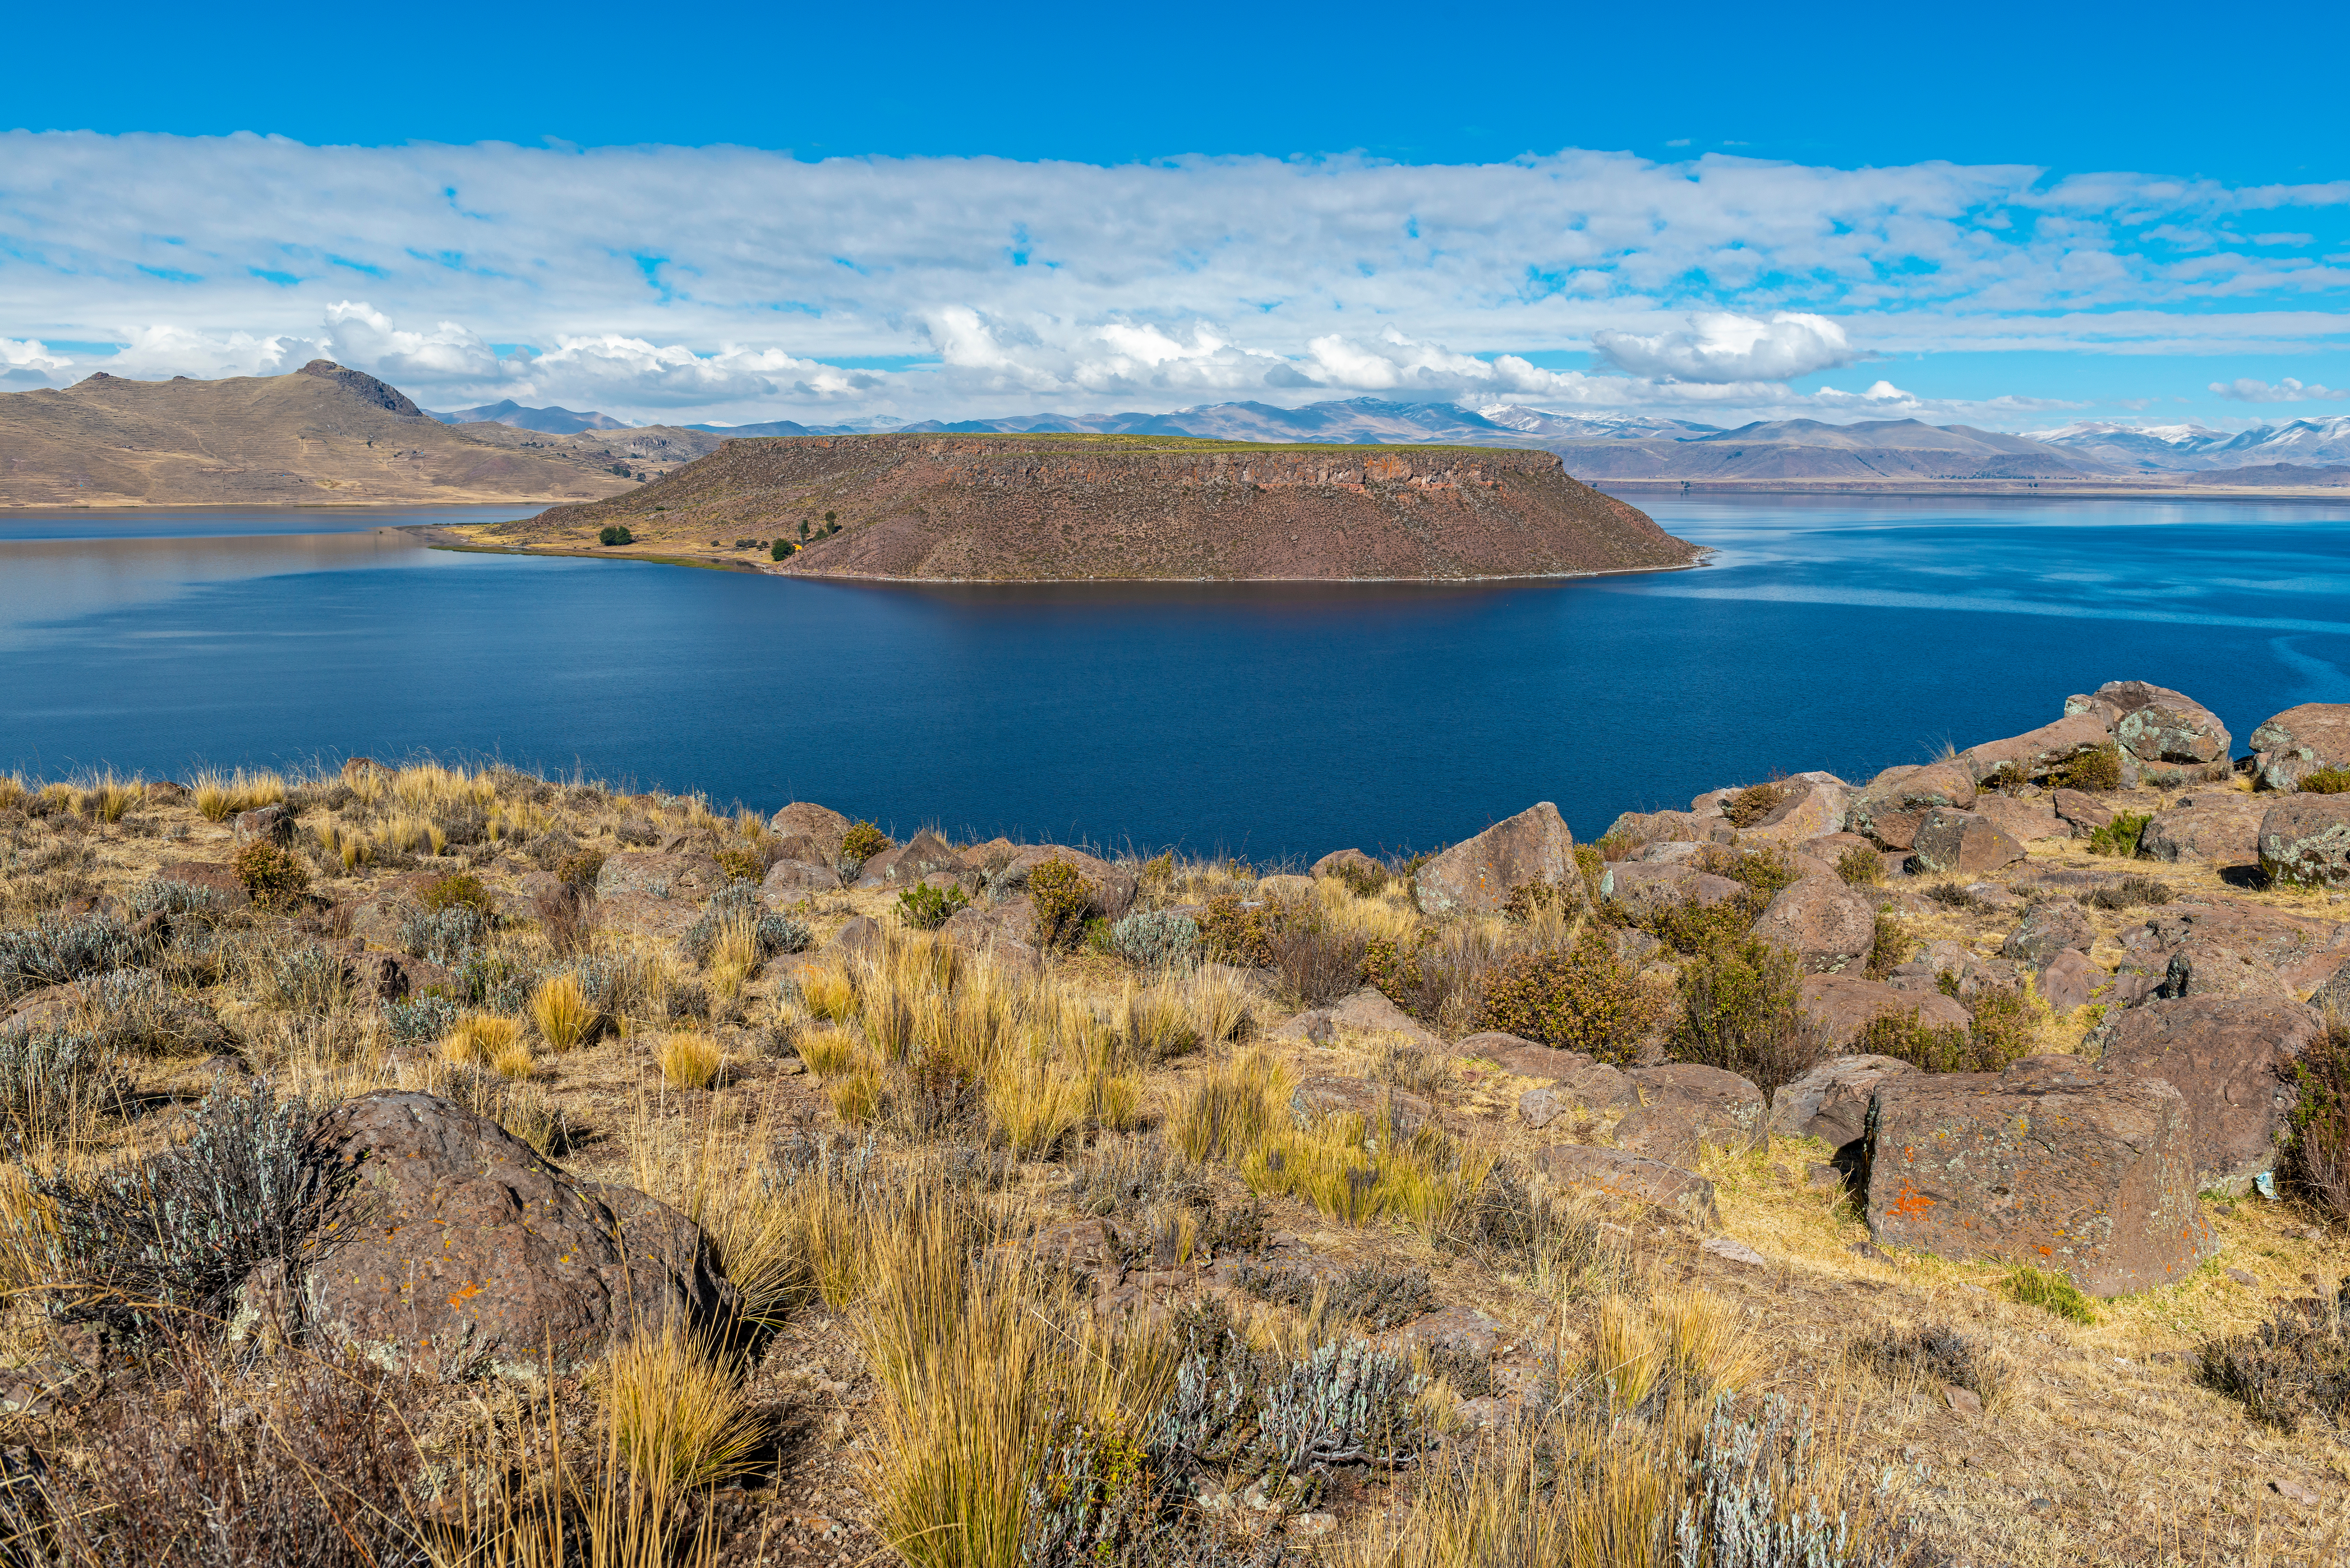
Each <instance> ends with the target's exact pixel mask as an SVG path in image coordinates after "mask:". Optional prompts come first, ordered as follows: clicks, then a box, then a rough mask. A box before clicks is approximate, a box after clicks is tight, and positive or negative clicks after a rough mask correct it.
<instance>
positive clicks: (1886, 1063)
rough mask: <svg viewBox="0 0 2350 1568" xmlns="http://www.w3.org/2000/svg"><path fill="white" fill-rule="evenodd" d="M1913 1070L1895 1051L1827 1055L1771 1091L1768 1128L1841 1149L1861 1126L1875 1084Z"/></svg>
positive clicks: (1860, 1129)
mask: <svg viewBox="0 0 2350 1568" xmlns="http://www.w3.org/2000/svg"><path fill="white" fill-rule="evenodd" d="M1917 1070H1918V1069H1917V1068H1915V1067H1913V1066H1911V1065H1910V1064H1908V1063H1907V1062H1904V1061H1902V1060H1901V1059H1900V1058H1899V1057H1898V1056H1874V1055H1858V1056H1832V1057H1830V1058H1828V1060H1826V1061H1825V1062H1823V1063H1821V1064H1819V1065H1818V1066H1816V1067H1814V1068H1813V1069H1812V1070H1811V1071H1810V1072H1808V1073H1806V1074H1804V1075H1803V1076H1802V1077H1800V1078H1797V1079H1796V1080H1795V1081H1794V1083H1791V1084H1784V1085H1781V1086H1780V1089H1779V1092H1778V1093H1777V1094H1775V1095H1773V1096H1771V1130H1772V1131H1773V1132H1774V1133H1781V1134H1783V1135H1785V1136H1786V1137H1815V1138H1818V1139H1819V1140H1820V1141H1821V1142H1823V1143H1825V1144H1826V1145H1827V1146H1828V1147H1831V1148H1841V1147H1844V1146H1845V1145H1846V1144H1848V1143H1850V1142H1852V1141H1853V1140H1854V1139H1855V1138H1856V1137H1860V1136H1861V1134H1862V1133H1863V1132H1865V1131H1866V1128H1867V1123H1868V1098H1869V1096H1870V1095H1871V1094H1872V1093H1873V1092H1875V1090H1876V1088H1877V1084H1878V1083H1879V1082H1880V1081H1881V1080H1883V1079H1884V1078H1886V1077H1887V1076H1890V1075H1893V1074H1896V1073H1914V1072H1916V1071H1917Z"/></svg>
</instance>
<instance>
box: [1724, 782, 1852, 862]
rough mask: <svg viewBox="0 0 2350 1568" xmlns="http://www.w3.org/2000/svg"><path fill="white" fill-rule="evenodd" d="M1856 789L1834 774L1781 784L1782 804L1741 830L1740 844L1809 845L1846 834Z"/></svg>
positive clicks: (1780, 797)
mask: <svg viewBox="0 0 2350 1568" xmlns="http://www.w3.org/2000/svg"><path fill="white" fill-rule="evenodd" d="M1852 796H1853V788H1852V786H1851V785H1850V784H1846V783H1845V782H1844V780H1842V779H1840V778H1838V777H1836V776H1835V774H1826V773H1813V774H1796V775H1795V776H1794V777H1793V778H1789V779H1782V780H1781V781H1779V804H1778V805H1774V806H1773V807H1772V808H1771V809H1770V811H1768V812H1767V813H1765V814H1764V815H1763V817H1762V818H1761V819H1760V820H1758V821H1756V822H1754V823H1752V824H1750V825H1749V826H1745V827H1742V828H1740V829H1739V830H1738V841H1739V842H1740V843H1741V844H1747V843H1762V844H1780V845H1785V846H1791V847H1792V846H1794V845H1798V844H1808V843H1810V842H1811V841H1812V840H1814V839H1815V838H1821V837H1824V836H1826V835H1828V834H1831V833H1838V832H1841V831H1843V828H1844V819H1845V813H1846V811H1847V810H1849V809H1850V807H1851V805H1852Z"/></svg>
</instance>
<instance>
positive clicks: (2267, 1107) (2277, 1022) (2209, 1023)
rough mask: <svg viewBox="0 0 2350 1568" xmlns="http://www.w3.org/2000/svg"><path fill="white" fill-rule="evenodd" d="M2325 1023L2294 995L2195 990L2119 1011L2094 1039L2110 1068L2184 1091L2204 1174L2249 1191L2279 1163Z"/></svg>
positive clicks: (2237, 1191) (2211, 1184)
mask: <svg viewBox="0 0 2350 1568" xmlns="http://www.w3.org/2000/svg"><path fill="white" fill-rule="evenodd" d="M2324 1031H2325V1020H2324V1018H2323V1017H2321V1016H2320V1015H2319V1014H2318V1012H2316V1011H2315V1010H2314V1009H2313V1008H2308V1007H2304V1006H2303V1005H2302V1004H2301V1003H2300V1002H2295V1001H2293V999H2292V998H2291V997H2284V996H2273V997H2225V996H2190V997H2188V998H2186V999H2185V1000H2183V1001H2178V1002H2147V1004H2146V1005H2145V1006H2143V1007H2134V1008H2131V1009H2129V1010H2128V1011H2127V1012H2120V1013H2116V1014H2115V1015H2114V1016H2113V1017H2112V1018H2110V1019H2109V1020H2108V1021H2107V1022H2106V1024H2105V1025H2104V1027H2102V1028H2101V1029H2100V1030H2099V1031H2098V1035H2097V1039H2096V1041H2095V1044H2101V1045H2102V1046H2103V1047H2104V1055H2103V1056H2102V1057H2101V1058H2100V1061H2099V1065H2100V1066H2102V1067H2103V1068H2104V1069H2105V1071H2106V1072H2107V1073H2108V1074H2113V1075H2122V1076H2127V1077H2132V1078H2159V1079H2161V1080H2162V1081H2163V1082H2164V1083H2167V1084H2168V1085H2170V1086H2171V1087H2172V1088H2174V1089H2177V1090H2178V1092H2179V1094H2180V1095H2181V1096H2184V1097H2185V1099H2186V1103H2187V1119H2188V1123H2189V1127H2190V1128H2191V1129H2192V1132H2193V1136H2194V1149H2195V1178H2196V1180H2197V1181H2198V1182H2199V1183H2200V1184H2201V1186H2202V1188H2203V1189H2204V1190H2206V1191H2220V1192H2226V1193H2230V1194H2233V1195H2238V1196H2241V1194H2242V1193H2244V1192H2245V1191H2246V1190H2248V1189H2250V1188H2251V1182H2252V1178H2253V1177H2255V1176H2257V1175H2259V1174H2260V1173H2261V1172H2262V1171H2264V1170H2270V1169H2273V1168H2275V1166H2276V1161H2277V1144H2278V1140H2279V1138H2280V1137H2282V1136H2283V1134H2284V1133H2285V1131H2286V1130H2287V1128H2288V1127H2289V1126H2290V1123H2291V1120H2292V1116H2293V1105H2294V1103H2295V1101H2296V1099H2297V1097H2298V1096H2297V1095H2296V1092H2295V1090H2294V1087H2293V1075H2292V1064H2293V1062H2294V1061H2295V1060H2296V1059H2298V1058H2299V1057H2300V1055H2301V1054H2302V1053H2303V1051H2305V1050H2307V1049H2308V1048H2309V1045H2310V1044H2311V1042H2313V1041H2314V1040H2315V1039H2316V1038H2317V1037H2318V1036H2319V1035H2320V1034H2322V1033H2324Z"/></svg>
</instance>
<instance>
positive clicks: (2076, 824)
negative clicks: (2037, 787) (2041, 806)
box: [2048, 789, 2114, 838]
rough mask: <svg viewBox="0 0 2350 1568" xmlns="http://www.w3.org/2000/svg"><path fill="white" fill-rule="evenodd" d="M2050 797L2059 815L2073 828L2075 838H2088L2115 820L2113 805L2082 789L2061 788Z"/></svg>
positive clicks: (2051, 803)
mask: <svg viewBox="0 0 2350 1568" xmlns="http://www.w3.org/2000/svg"><path fill="white" fill-rule="evenodd" d="M2048 798H2049V804H2050V805H2053V806H2054V808H2055V811H2056V815H2057V817H2058V818H2059V819H2060V820H2061V821H2063V822H2064V826H2067V827H2069V828H2071V829H2072V830H2073V836H2074V837H2075V838H2086V837H2088V836H2089V835H2091V834H2093V833H2095V832H2096V831H2097V829H2099V828H2101V827H2104V826H2106V825H2108V824H2109V823H2111V822H2112V821H2113V820H2114V808H2113V807H2112V806H2110V805H2106V803H2105V802H2104V801H2101V800H2099V799H2098V798H2097V797H2096V796H2095V795H2093V794H2085V793H2084V792H2082V791H2080V790H2077V789H2060V790H2057V791H2056V792H2055V793H2054V794H2051V795H2050V796H2049V797H2048Z"/></svg>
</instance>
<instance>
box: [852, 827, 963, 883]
mask: <svg viewBox="0 0 2350 1568" xmlns="http://www.w3.org/2000/svg"><path fill="white" fill-rule="evenodd" d="M963 872H964V867H963V859H962V856H961V855H960V854H958V853H957V852H956V851H955V849H954V848H953V846H951V845H949V844H948V843H947V841H946V840H945V839H943V838H941V837H940V836H938V835H937V834H935V833H932V832H931V830H930V829H929V828H927V827H926V828H924V829H922V831H920V833H917V834H916V835H914V836H913V837H911V838H909V839H908V840H906V842H905V843H903V844H901V845H899V846H898V847H897V848H895V849H885V850H883V851H882V852H881V853H880V854H879V855H876V856H875V857H873V858H872V859H870V860H868V861H867V862H866V863H865V864H864V866H863V867H860V868H859V869H858V874H857V886H858V887H859V888H910V887H912V886H913V885H914V884H915V883H917V882H920V880H921V879H922V878H923V877H931V876H935V875H939V874H941V873H943V874H945V875H947V876H950V877H957V878H960V877H962V875H963Z"/></svg>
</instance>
